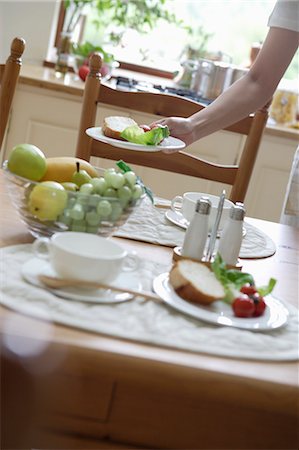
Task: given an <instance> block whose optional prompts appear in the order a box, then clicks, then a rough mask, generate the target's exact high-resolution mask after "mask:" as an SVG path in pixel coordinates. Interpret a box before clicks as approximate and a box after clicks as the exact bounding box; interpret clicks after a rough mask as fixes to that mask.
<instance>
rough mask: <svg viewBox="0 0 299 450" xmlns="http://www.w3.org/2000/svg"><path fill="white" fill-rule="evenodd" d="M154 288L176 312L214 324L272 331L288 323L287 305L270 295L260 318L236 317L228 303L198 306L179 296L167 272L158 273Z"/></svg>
mask: <svg viewBox="0 0 299 450" xmlns="http://www.w3.org/2000/svg"><path fill="white" fill-rule="evenodd" d="M153 289H154V291H155V292H156V294H157V295H159V297H161V299H162V300H163V301H164V302H165V303H166V304H167V305H169V306H171V307H172V308H174V309H176V310H177V311H179V312H181V313H183V314H186V315H188V316H191V317H193V318H195V319H200V320H203V321H204V322H208V323H211V324H214V325H222V326H228V327H235V328H241V329H244V330H250V331H271V330H274V329H277V328H280V327H282V326H283V325H285V324H286V323H287V320H288V315H289V312H288V310H287V308H286V306H285V305H284V304H283V303H282V302H281V301H279V300H278V299H276V298H275V297H273V296H272V295H267V296H266V297H265V302H266V304H267V308H266V310H265V313H264V314H263V315H262V316H260V317H250V318H241V317H236V316H235V315H234V313H233V309H232V307H231V306H230V305H228V304H227V303H225V302H223V301H216V302H213V303H212V304H211V305H209V306H204V305H197V304H194V303H190V302H187V301H185V300H184V299H182V298H181V297H180V296H179V295H178V294H177V293H176V292H175V290H174V289H173V287H172V286H171V284H170V282H169V273H168V272H166V273H163V274H161V275H158V276H157V277H156V278H155V279H154V282H153Z"/></svg>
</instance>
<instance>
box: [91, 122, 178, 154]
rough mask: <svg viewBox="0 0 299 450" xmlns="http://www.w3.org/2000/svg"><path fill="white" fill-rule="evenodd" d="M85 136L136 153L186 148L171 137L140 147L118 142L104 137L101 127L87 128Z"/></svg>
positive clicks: (131, 143) (126, 142) (130, 143)
mask: <svg viewBox="0 0 299 450" xmlns="http://www.w3.org/2000/svg"><path fill="white" fill-rule="evenodd" d="M85 132H86V134H87V135H88V136H90V137H92V138H93V139H95V140H96V141H100V142H104V143H105V144H109V145H113V147H118V148H124V149H126V150H135V151H138V152H160V151H161V150H182V149H183V148H185V147H186V144H185V142H183V141H181V140H180V139H177V138H175V137H173V136H169V137H167V138H165V139H163V141H162V142H161V143H160V144H159V145H140V144H134V143H133V142H128V141H120V140H119V139H113V138H110V137H108V136H105V135H104V134H103V131H102V127H93V128H87V130H86V131H85Z"/></svg>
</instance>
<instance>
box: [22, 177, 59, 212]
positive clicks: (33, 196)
mask: <svg viewBox="0 0 299 450" xmlns="http://www.w3.org/2000/svg"><path fill="white" fill-rule="evenodd" d="M67 197H68V195H67V192H66V190H65V189H64V187H63V186H61V184H60V183H57V182H56V181H43V182H41V183H38V184H37V185H36V186H35V187H34V188H33V189H32V191H31V193H30V195H29V201H28V208H29V211H30V212H31V213H32V214H33V215H34V216H36V217H37V218H38V219H40V220H56V219H57V217H58V216H59V215H60V214H61V213H62V212H63V210H64V208H65V207H66V205H67Z"/></svg>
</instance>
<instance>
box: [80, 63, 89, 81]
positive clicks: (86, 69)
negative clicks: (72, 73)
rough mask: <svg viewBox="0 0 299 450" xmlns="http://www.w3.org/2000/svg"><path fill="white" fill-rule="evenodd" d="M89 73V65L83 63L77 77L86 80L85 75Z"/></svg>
mask: <svg viewBox="0 0 299 450" xmlns="http://www.w3.org/2000/svg"><path fill="white" fill-rule="evenodd" d="M88 74H89V67H88V66H86V65H84V64H83V66H81V67H80V68H79V77H80V78H81V80H82V81H85V80H86V77H87V75H88Z"/></svg>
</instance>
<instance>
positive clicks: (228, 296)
mask: <svg viewBox="0 0 299 450" xmlns="http://www.w3.org/2000/svg"><path fill="white" fill-rule="evenodd" d="M211 267H212V270H213V272H214V273H215V275H216V278H217V279H218V280H219V281H220V283H221V284H222V286H223V288H224V290H225V298H224V300H225V301H227V302H228V303H232V301H233V300H234V298H235V297H236V295H237V294H238V293H239V291H240V289H241V287H242V286H244V285H245V284H246V283H249V284H250V285H251V286H255V281H254V278H253V276H252V275H250V273H246V272H241V271H240V270H234V269H227V268H226V264H225V262H224V261H223V259H222V258H221V255H220V254H219V253H217V255H216V257H215V260H214V261H213V262H212V264H211ZM275 284H276V280H275V279H274V278H270V280H269V283H268V285H267V286H262V287H260V288H258V287H257V288H256V290H257V291H258V293H259V294H260V295H261V296H262V297H264V296H265V295H268V294H270V292H272V291H273V289H274V286H275Z"/></svg>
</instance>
